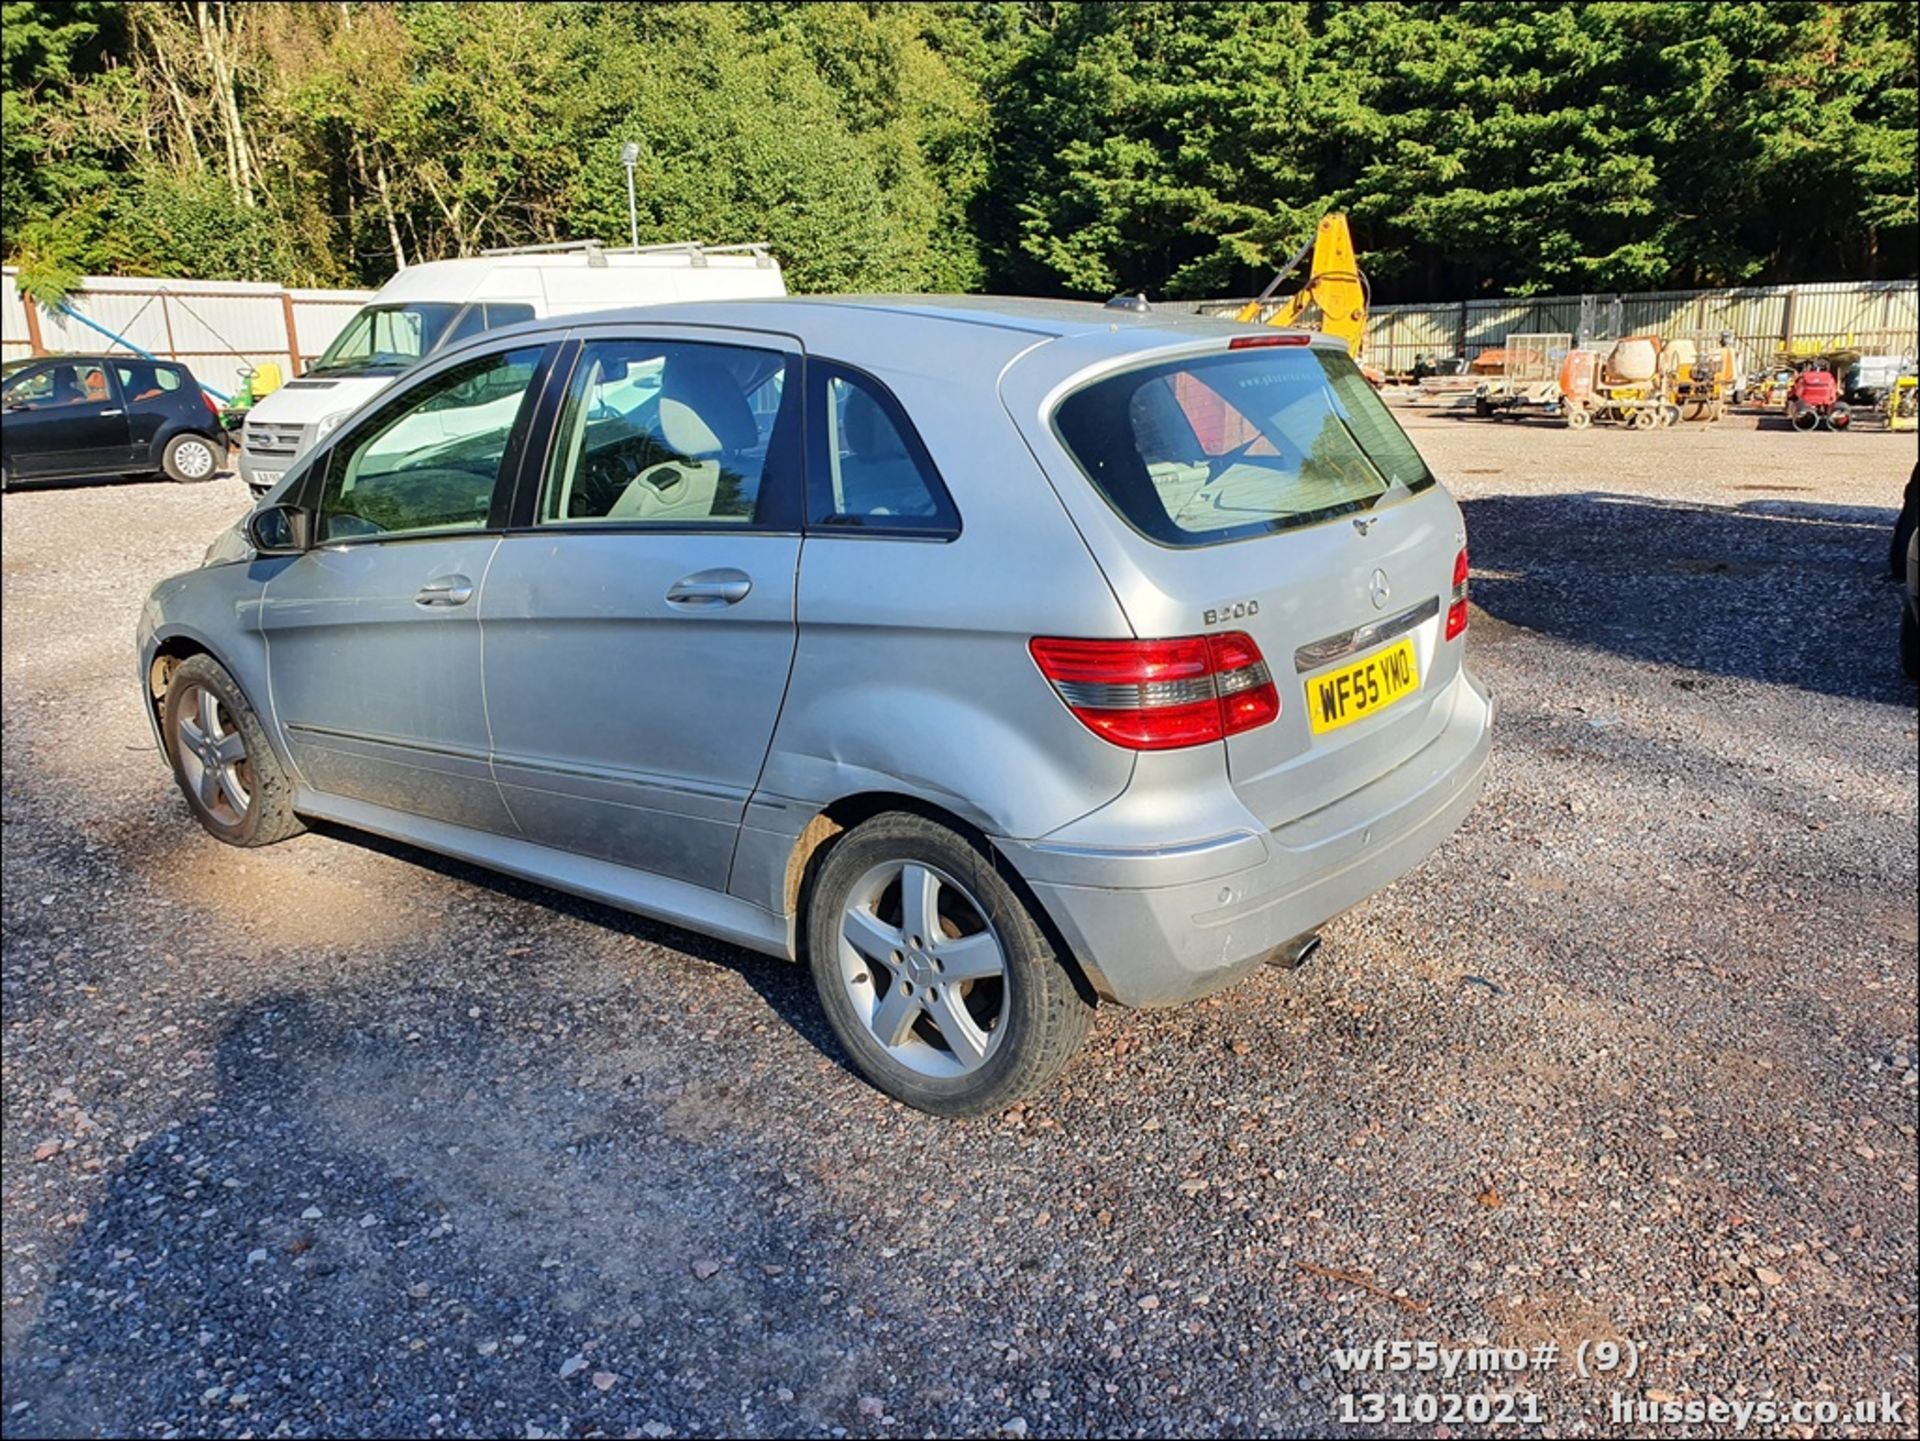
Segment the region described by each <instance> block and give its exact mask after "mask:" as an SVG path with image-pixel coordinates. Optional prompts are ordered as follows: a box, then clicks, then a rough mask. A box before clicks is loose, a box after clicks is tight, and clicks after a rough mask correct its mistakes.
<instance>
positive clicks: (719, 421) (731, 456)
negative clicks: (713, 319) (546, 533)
mask: <svg viewBox="0 0 1920 1441" xmlns="http://www.w3.org/2000/svg"><path fill="white" fill-rule="evenodd" d="M786 372H787V358H786V356H785V355H784V354H782V353H781V352H779V351H776V350H759V349H753V348H749V347H746V346H736V345H708V344H705V343H699V342H691V341H647V340H596V341H592V342H590V343H588V344H587V345H585V346H583V347H582V348H581V351H580V357H579V359H578V361H577V362H576V363H575V365H574V371H573V382H572V384H571V385H570V386H569V387H568V390H567V398H566V402H565V404H564V405H563V406H562V407H561V411H560V420H559V424H558V425H557V426H555V428H554V441H553V448H552V451H551V453H550V454H549V456H548V461H547V474H546V479H545V483H544V485H543V487H542V489H541V494H540V504H539V510H538V512H537V516H536V519H537V521H538V523H539V524H541V525H593V524H619V525H645V524H655V525H701V526H704V525H721V526H746V525H751V524H753V523H754V521H755V520H756V519H760V520H763V521H764V519H765V516H764V514H763V509H764V507H763V505H762V501H763V499H764V498H765V497H766V496H767V494H768V492H769V487H768V486H767V484H766V482H767V464H768V454H769V452H770V451H771V449H772V448H773V436H774V425H775V421H776V418H777V417H778V415H779V413H780V404H781V398H782V396H783V395H784V394H785V389H786Z"/></svg>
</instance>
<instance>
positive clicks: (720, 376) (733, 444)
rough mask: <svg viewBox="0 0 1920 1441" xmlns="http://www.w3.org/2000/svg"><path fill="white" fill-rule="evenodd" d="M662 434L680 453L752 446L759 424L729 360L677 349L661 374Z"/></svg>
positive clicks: (758, 437)
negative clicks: (729, 369)
mask: <svg viewBox="0 0 1920 1441" xmlns="http://www.w3.org/2000/svg"><path fill="white" fill-rule="evenodd" d="M660 435H661V439H663V440H665V441H666V443H667V444H668V445H669V446H670V447H672V448H673V449H674V450H676V451H678V452H679V453H680V454H681V455H689V456H700V455H718V454H723V453H730V452H736V451H743V450H750V449H752V448H753V447H754V446H755V445H757V444H758V443H759V441H760V427H759V426H757V425H755V424H754V423H753V410H752V408H751V407H749V406H748V404H747V398H746V396H744V395H742V394H741V393H740V386H739V384H738V383H737V382H736V381H735V380H734V378H733V377H732V376H731V375H729V374H727V371H726V367H725V366H723V365H720V364H718V363H717V362H715V361H711V360H705V359H699V358H689V357H686V356H683V355H675V356H674V357H673V358H672V359H670V360H669V361H668V362H667V369H666V374H665V375H664V376H662V377H661V383H660Z"/></svg>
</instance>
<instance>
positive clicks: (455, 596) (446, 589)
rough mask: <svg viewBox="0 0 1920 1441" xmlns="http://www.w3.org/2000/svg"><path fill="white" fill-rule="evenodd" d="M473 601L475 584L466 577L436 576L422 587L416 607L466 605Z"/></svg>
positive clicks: (415, 601) (415, 599) (416, 599)
mask: <svg viewBox="0 0 1920 1441" xmlns="http://www.w3.org/2000/svg"><path fill="white" fill-rule="evenodd" d="M472 599H473V582H472V581H470V580H468V579H467V578H466V577H465V576H464V575H442V576H436V577H434V578H433V579H432V580H430V581H428V582H427V583H426V584H425V585H423V586H421V587H420V594H418V595H416V596H415V597H414V598H413V603H414V604H415V605H465V604H466V603H467V602H468V601H470V600H472Z"/></svg>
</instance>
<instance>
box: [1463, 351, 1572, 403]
mask: <svg viewBox="0 0 1920 1441" xmlns="http://www.w3.org/2000/svg"><path fill="white" fill-rule="evenodd" d="M1572 349H1573V336H1572V335H1571V334H1570V333H1569V332H1567V331H1546V332H1542V333H1539V334H1532V335H1509V336H1508V337H1507V343H1506V346H1505V350H1504V354H1503V355H1502V357H1501V364H1500V373H1499V374H1498V375H1495V376H1490V377H1489V378H1487V379H1486V380H1483V381H1481V382H1480V384H1479V385H1478V386H1477V387H1475V389H1474V392H1473V413H1474V414H1475V415H1477V416H1480V417H1481V418H1482V419H1486V418H1489V417H1492V418H1496V419H1498V418H1502V417H1507V416H1519V415H1521V414H1524V413H1525V412H1526V411H1529V410H1538V411H1543V412H1545V413H1548V414H1557V413H1558V411H1559V409H1560V367H1561V366H1562V365H1564V364H1565V363H1566V359H1567V352H1568V351H1570V350H1572Z"/></svg>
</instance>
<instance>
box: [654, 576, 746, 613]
mask: <svg viewBox="0 0 1920 1441" xmlns="http://www.w3.org/2000/svg"><path fill="white" fill-rule="evenodd" d="M752 589H753V577H751V576H750V575H748V574H747V573H746V572H745V571H743V570H732V569H729V568H722V569H720V570H702V571H696V572H695V573H694V574H692V575H689V576H684V577H682V578H681V579H679V580H676V581H675V582H674V583H673V586H672V588H671V589H670V590H668V591H667V604H668V605H675V606H679V607H680V608H681V609H683V610H717V609H719V608H720V607H722V606H728V605H738V604H739V603H740V602H741V601H743V600H745V599H746V598H747V592H748V591H750V590H752Z"/></svg>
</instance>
